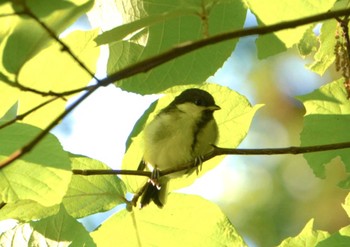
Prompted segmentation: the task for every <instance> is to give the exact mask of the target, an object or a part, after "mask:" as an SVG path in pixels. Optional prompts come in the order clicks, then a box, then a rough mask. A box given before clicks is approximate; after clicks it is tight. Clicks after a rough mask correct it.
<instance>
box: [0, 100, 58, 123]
mask: <svg viewBox="0 0 350 247" xmlns="http://www.w3.org/2000/svg"><path fill="white" fill-rule="evenodd" d="M59 98H60V97H55V98H51V99H49V100H47V101H45V102H43V103H41V104H39V105H37V106H35V107H33V108H32V109H30V110H28V111H26V112H24V113H22V114H20V115H17V116H16V117H15V118H13V119H11V120H9V121H7V122H5V123H3V124H1V125H0V129H2V128H5V127H7V126H9V125H11V124H13V123H15V122H16V121H18V120H23V119H24V118H25V117H27V116H28V115H29V114H31V113H33V112H35V111H36V110H39V109H40V108H42V107H44V106H45V105H47V104H49V103H51V102H53V101H55V100H57V99H59Z"/></svg>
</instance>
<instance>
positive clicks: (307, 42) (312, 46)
mask: <svg viewBox="0 0 350 247" xmlns="http://www.w3.org/2000/svg"><path fill="white" fill-rule="evenodd" d="M317 45H318V39H317V37H316V35H315V33H314V31H313V26H312V27H310V28H309V29H308V30H307V31H306V32H305V33H304V36H303V37H302V39H301V40H300V42H299V44H298V50H299V54H300V55H301V56H302V57H305V56H307V55H309V54H310V53H312V52H314V51H316V49H317V48H316V47H317Z"/></svg>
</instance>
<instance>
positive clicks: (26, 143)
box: [0, 0, 350, 246]
mask: <svg viewBox="0 0 350 247" xmlns="http://www.w3.org/2000/svg"><path fill="white" fill-rule="evenodd" d="M348 8H349V6H348V3H347V1H345V0H340V1H335V0H327V1H322V2H320V1H313V0H309V1H307V0H298V1H293V3H292V2H290V1H286V0H283V1H278V2H276V1H264V3H262V2H261V1H257V0H245V1H239V0H191V1H182V0H176V1H174V0H166V1H160V0H148V1H142V0H138V1H128V0H122V1H107V0H97V1H95V2H94V1H92V0H69V1H61V0H52V1H44V0H38V1H30V0H20V1H6V0H5V1H0V13H1V14H0V25H1V26H2V27H4V28H2V29H1V31H0V43H1V45H0V55H1V58H2V60H1V63H0V92H1V93H0V100H1V105H0V116H2V117H1V118H0V220H4V221H5V220H8V219H15V220H16V221H17V224H16V225H15V226H14V227H13V228H11V229H8V230H7V231H4V232H3V233H0V245H1V246H23V245H28V246H42V245H43V246H44V245H45V246H46V245H49V246H52V245H60V246H61V245H62V246H69V245H72V246H105V245H106V246H108V245H109V244H110V243H111V242H113V243H119V244H120V245H122V246H141V245H142V246H165V245H166V246H172V245H174V246H175V245H180V244H182V245H185V246H219V245H220V246H247V244H246V243H245V241H244V240H243V237H242V236H241V235H240V233H239V232H237V231H236V229H235V228H234V226H233V224H232V223H231V222H230V221H229V220H228V218H227V216H226V215H225V214H224V213H223V212H222V211H221V210H220V209H219V208H218V207H217V206H216V205H215V204H213V203H212V202H209V201H207V200H205V199H202V198H200V197H198V196H194V195H184V194H180V193H171V194H170V196H169V201H168V203H167V205H166V206H165V207H164V208H163V209H158V208H156V207H155V206H154V205H150V206H149V207H147V208H145V209H142V210H138V209H137V208H135V207H133V206H132V205H131V203H130V202H129V201H128V200H127V199H126V198H127V197H128V196H127V193H130V192H136V191H137V190H138V189H139V188H140V186H142V184H143V183H144V181H145V178H144V177H143V178H141V179H140V178H139V177H138V176H130V175H124V176H123V177H122V178H119V177H117V176H103V175H95V176H81V175H77V174H76V172H74V171H76V170H80V171H83V172H84V171H85V170H105V171H110V170H111V169H110V168H109V167H108V166H107V165H105V164H103V163H102V162H101V161H98V160H94V159H91V158H89V157H85V156H78V155H75V154H71V153H70V152H69V150H68V151H67V150H64V149H63V147H62V145H61V144H60V142H59V140H58V139H57V138H56V137H55V136H54V134H52V133H50V131H51V130H52V128H53V127H55V126H56V125H57V124H58V123H59V122H60V121H61V120H62V119H63V118H64V117H66V116H67V115H68V114H69V113H70V112H71V111H72V110H73V109H75V108H76V107H77V106H79V104H80V103H81V102H83V101H84V100H85V99H86V98H87V97H88V96H89V95H91V94H92V93H93V92H94V91H96V90H97V89H98V88H99V87H101V86H106V85H108V84H113V85H114V86H115V87H118V88H121V89H122V90H125V91H128V92H133V93H137V94H141V95H146V94H155V93H158V94H165V96H164V97H162V98H161V99H159V100H158V101H156V102H154V103H153V104H152V105H151V106H150V107H149V109H148V110H147V111H146V112H145V113H144V114H143V116H141V117H140V119H139V121H138V122H137V124H135V126H134V129H133V131H132V133H131V134H130V136H129V139H128V140H126V149H127V152H126V154H125V158H124V161H123V169H129V170H134V169H135V168H136V167H137V165H135V164H138V162H139V161H140V159H141V156H142V129H143V126H144V124H145V123H147V121H149V120H150V119H152V117H153V116H154V115H155V114H157V112H158V111H159V110H160V109H162V108H163V107H164V106H165V105H167V104H168V103H169V102H170V101H171V100H172V99H173V98H174V96H175V95H178V93H179V92H180V91H182V90H184V89H185V88H189V87H199V88H203V89H205V90H207V91H208V92H210V93H211V94H212V95H213V96H214V98H215V99H216V102H217V104H218V105H220V106H221V108H222V110H221V111H220V112H218V114H217V115H215V117H216V119H217V122H218V123H219V126H220V140H219V143H218V145H219V146H222V147H230V148H236V147H237V146H238V145H239V144H240V143H241V142H242V141H243V140H244V138H245V137H246V135H247V133H248V130H249V127H250V125H251V123H252V119H253V117H254V115H255V113H256V112H257V110H259V109H260V108H261V107H262V104H256V105H254V106H252V105H251V103H250V102H249V101H248V100H247V99H246V97H245V96H243V95H241V94H239V93H237V92H235V91H233V90H231V89H230V88H228V87H224V86H220V85H216V84H213V83H206V82H205V81H206V80H207V79H208V78H209V77H210V76H212V75H213V74H214V73H216V72H217V71H218V70H219V69H220V68H221V67H222V66H223V64H224V62H225V61H226V60H227V59H228V58H229V57H230V55H231V54H232V52H233V51H235V49H236V44H237V42H238V38H239V37H243V36H247V35H251V34H259V35H258V37H257V40H256V48H257V53H258V57H259V58H260V59H267V58H268V57H270V56H274V55H277V54H285V53H286V52H288V51H289V50H291V49H293V48H297V49H298V51H299V53H300V56H301V57H302V58H305V57H310V59H313V61H312V62H311V63H310V64H309V65H308V66H307V68H306V69H309V70H311V71H313V72H315V73H317V74H319V75H323V74H324V73H325V72H326V71H327V70H331V69H334V67H336V69H337V70H339V71H340V72H341V73H339V74H338V75H337V78H336V80H334V81H331V82H329V83H328V84H326V85H324V86H322V87H320V88H318V89H317V90H315V91H314V92H312V93H309V94H307V95H302V96H298V97H297V99H298V100H299V101H300V102H301V103H302V104H303V106H304V107H305V109H306V114H305V116H304V125H303V130H302V131H301V133H300V141H301V146H304V147H305V146H313V147H314V150H316V151H317V147H318V146H320V145H323V144H339V143H344V146H341V145H340V147H339V145H338V146H337V147H338V148H337V149H335V150H332V151H326V152H316V153H305V154H304V158H305V159H306V161H307V162H308V164H309V166H310V167H311V169H312V170H313V172H314V174H315V176H318V177H321V178H324V177H325V176H326V172H325V165H326V164H328V163H329V162H330V161H331V160H333V159H334V158H336V157H340V158H341V160H342V163H343V164H344V167H345V170H346V172H349V171H350V157H349V153H348V152H347V149H345V148H348V147H349V143H348V140H349V137H348V135H349V133H350V132H349V127H348V126H349V124H348V122H349V121H348V120H349V119H348V118H349V117H348V116H349V111H350V109H349V94H350V93H349V91H350V90H349V88H350V86H349V75H350V73H349V71H350V70H349V64H350V63H349V51H348V50H349V49H348V48H349V47H350V44H349V43H348V42H350V41H349V33H348V32H347V26H348V23H347V18H346V17H343V16H344V15H345V14H344V12H341V13H340V12H336V11H344V9H345V10H346V11H347V10H348ZM113 10H118V12H119V13H120V14H121V17H122V20H123V23H124V24H123V25H119V26H117V25H115V26H112V27H111V26H108V27H107V29H108V30H107V31H105V29H106V26H104V25H103V24H101V20H104V21H105V22H106V23H108V24H110V23H114V19H113V18H115V15H113V14H116V13H113V14H112V15H111V16H112V17H110V19H108V15H107V13H108V11H112V12H113ZM248 10H250V11H251V13H253V15H254V16H255V17H256V19H257V22H258V28H256V29H247V31H243V32H236V31H237V30H241V29H243V28H244V23H245V20H246V16H247V11H248ZM329 11H331V12H329ZM329 13H331V14H334V16H333V17H335V16H336V18H332V19H331V18H330V17H329ZM337 13H338V15H336V14H337ZM349 13H350V10H348V12H346V14H347V15H349ZM327 14H328V15H327ZM83 15H87V16H88V18H89V20H90V23H91V25H92V26H93V27H96V29H92V30H74V31H71V32H64V31H65V30H66V29H67V28H69V27H70V25H71V24H72V23H74V22H76V21H77V19H78V18H79V17H81V16H83ZM312 15H316V16H317V20H318V21H317V22H316V21H315V20H314V19H313V20H310V19H307V17H309V16H312ZM296 19H300V20H301V22H300V24H298V25H297V28H294V27H296V26H293V25H294V24H293V25H291V26H289V27H288V21H292V20H296ZM303 21H304V23H303ZM276 23H277V24H278V23H285V25H286V26H285V27H283V29H284V30H282V28H281V29H276V26H275V27H274V28H275V29H273V28H271V29H269V25H272V26H273V25H275V24H276ZM319 26H320V33H318V31H317V30H318V29H317V28H318V27H319ZM288 28H289V29H288ZM291 28H293V29H291ZM101 30H104V32H102V31H101ZM252 30H253V31H254V30H255V31H254V32H253V31H252ZM261 30H263V31H261ZM225 34H226V35H225ZM232 34H234V35H237V36H234V35H232ZM263 34H266V35H263ZM233 37H235V38H234V39H233ZM203 42H207V43H203ZM103 46H104V47H107V48H108V50H109V57H108V64H107V67H106V68H105V69H106V71H107V77H106V78H104V79H98V78H96V77H95V75H94V74H95V72H96V66H97V62H98V58H99V56H100V48H101V47H103ZM91 80H95V81H96V84H93V85H89V83H90V82H91ZM305 83H307V82H305ZM78 93H82V94H80V95H78ZM77 95H78V99H77V100H76V101H75V102H74V103H72V104H70V105H67V99H69V98H72V97H73V96H77ZM233 130H234V131H233ZM315 147H316V148H315ZM333 149H334V148H333ZM318 151H319V150H318ZM266 154H268V151H266ZM221 161H222V157H215V158H213V159H211V160H210V161H208V162H205V164H204V165H203V171H202V172H201V173H200V175H201V176H202V175H204V174H205V173H206V172H207V171H209V170H211V169H213V168H214V167H216V166H217V165H218V164H219V163H220V162H221ZM72 171H73V172H72ZM196 178H197V175H196V174H192V175H190V176H188V177H187V178H181V179H177V180H175V181H173V182H172V186H173V188H182V187H184V186H187V185H189V184H191V183H192V182H193V181H194V180H195V179H196ZM349 181H350V177H347V178H345V179H344V180H343V181H342V182H341V183H340V185H341V187H342V188H345V189H349V184H350V183H349ZM349 201H350V200H349V196H348V197H347V199H346V200H345V202H344V205H343V208H344V210H345V211H346V213H347V214H348V215H350V212H349V208H350V205H349ZM116 206H119V207H120V208H122V209H121V210H119V211H118V212H116V213H114V215H113V216H112V217H111V218H109V219H108V220H106V221H105V222H103V223H102V225H101V226H100V227H99V228H97V229H94V230H92V231H91V232H89V231H88V230H87V229H85V228H84V227H83V226H82V225H81V223H80V222H79V221H78V219H81V218H83V217H86V216H89V215H93V214H97V213H100V212H105V211H108V210H110V209H112V208H115V207H116ZM349 229H350V226H345V227H344V228H342V229H338V230H337V232H336V233H333V234H330V233H328V232H326V231H320V230H314V229H313V220H310V221H309V223H307V224H306V226H305V227H304V229H303V230H302V231H301V233H300V234H299V235H298V236H296V237H289V238H286V239H285V240H282V239H280V242H281V244H280V246H330V245H331V246H346V245H349V243H350V240H349V239H350V231H349ZM158 236H161V237H158ZM247 242H248V241H247ZM276 244H277V243H276Z"/></svg>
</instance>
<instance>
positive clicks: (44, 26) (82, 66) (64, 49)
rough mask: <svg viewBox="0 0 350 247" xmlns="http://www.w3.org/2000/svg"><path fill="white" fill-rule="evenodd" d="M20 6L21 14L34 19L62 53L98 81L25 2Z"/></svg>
mask: <svg viewBox="0 0 350 247" xmlns="http://www.w3.org/2000/svg"><path fill="white" fill-rule="evenodd" d="M19 2H20V3H21V4H22V7H23V12H24V14H25V15H28V16H29V17H31V18H32V19H34V20H35V21H36V22H37V23H38V24H39V25H40V26H41V27H42V28H43V29H44V30H45V31H46V32H47V33H48V34H49V35H50V37H51V38H52V39H54V40H55V41H56V42H57V43H58V44H60V45H61V47H62V49H61V50H62V51H65V52H67V53H68V54H69V56H71V58H72V59H73V60H74V61H75V62H76V63H78V64H79V66H80V67H81V68H82V69H83V70H85V71H86V72H87V73H88V74H89V75H90V76H91V77H92V78H94V79H95V80H96V81H99V79H98V78H97V77H96V76H95V74H94V73H93V72H92V71H90V69H89V68H88V67H87V66H86V65H85V64H84V63H83V62H82V61H81V60H80V59H79V58H78V57H77V56H76V55H75V54H74V53H73V52H72V51H71V49H70V48H69V47H68V46H67V45H66V44H65V43H64V42H63V41H62V40H60V39H59V38H58V36H57V35H56V34H55V33H54V32H53V31H52V30H51V29H50V28H49V27H48V26H47V25H46V24H45V23H44V22H43V21H41V20H40V19H39V18H38V17H37V16H36V15H35V14H34V13H33V12H32V11H31V9H30V8H29V7H28V6H27V4H26V1H19ZM21 13H22V12H21Z"/></svg>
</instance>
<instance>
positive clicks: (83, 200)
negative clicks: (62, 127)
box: [0, 155, 126, 221]
mask: <svg viewBox="0 0 350 247" xmlns="http://www.w3.org/2000/svg"><path fill="white" fill-rule="evenodd" d="M71 162H72V168H73V169H83V170H84V169H99V170H110V168H109V167H108V166H106V165H105V164H103V163H102V162H100V161H97V160H93V159H90V158H88V157H83V156H77V155H71ZM125 193H126V189H125V185H124V183H123V182H122V181H121V180H120V178H119V177H117V176H113V175H96V176H81V175H74V176H73V177H72V180H71V182H70V184H69V187H68V190H67V192H66V195H65V196H64V198H63V201H62V203H63V205H64V207H65V209H66V210H67V212H68V213H69V214H70V215H72V216H73V217H75V218H82V217H85V216H87V215H91V214H94V213H98V212H104V211H107V210H110V209H112V208H113V207H115V206H116V205H118V204H121V203H125ZM59 206H60V205H54V206H51V207H44V206H42V205H41V204H39V203H38V202H35V201H31V200H22V201H17V202H15V203H7V204H6V205H5V206H4V207H3V208H2V209H1V210H0V220H3V219H10V218H11V219H18V220H22V221H23V220H25V221H28V220H36V219H41V218H44V217H48V216H50V215H53V214H56V213H57V212H58V210H59Z"/></svg>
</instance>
